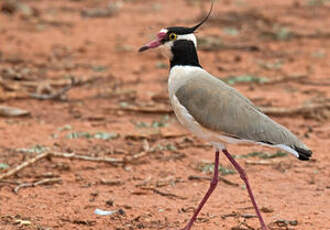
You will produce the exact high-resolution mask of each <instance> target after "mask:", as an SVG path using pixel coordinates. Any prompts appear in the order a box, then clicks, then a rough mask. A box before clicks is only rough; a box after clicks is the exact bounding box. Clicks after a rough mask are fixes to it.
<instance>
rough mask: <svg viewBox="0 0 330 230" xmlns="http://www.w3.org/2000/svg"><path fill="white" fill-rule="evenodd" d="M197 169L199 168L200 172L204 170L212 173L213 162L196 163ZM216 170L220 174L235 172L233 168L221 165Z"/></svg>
mask: <svg viewBox="0 0 330 230" xmlns="http://www.w3.org/2000/svg"><path fill="white" fill-rule="evenodd" d="M198 170H200V171H201V172H205V173H213V170H214V164H213V163H201V164H199V165H198ZM218 170H219V173H220V174H221V175H222V176H226V175H231V174H235V173H236V171H235V170H233V169H230V168H226V167H224V166H222V165H219V168H218Z"/></svg>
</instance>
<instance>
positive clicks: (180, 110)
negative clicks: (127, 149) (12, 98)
mask: <svg viewBox="0 0 330 230" xmlns="http://www.w3.org/2000/svg"><path fill="white" fill-rule="evenodd" d="M212 8H213V1H212V6H211V9H210V11H209V13H208V15H207V16H206V17H205V18H204V19H203V20H202V21H201V22H200V23H198V24H197V25H195V26H193V27H190V28H188V27H168V28H165V29H161V30H160V32H159V33H158V34H157V37H156V39H155V40H153V41H151V42H149V43H147V44H146V45H144V46H142V47H141V48H140V49H139V52H142V51H145V50H147V49H150V48H156V47H163V48H164V51H165V54H166V55H167V56H168V58H169V60H170V72H169V78H168V91H169V97H170V102H171V104H172V107H173V110H174V112H175V115H176V116H177V118H178V120H179V121H180V123H181V124H182V125H183V126H184V127H186V128H187V129H188V130H189V131H191V132H192V133H193V134H195V135H196V136H198V137H200V138H203V139H205V140H207V141H208V142H210V143H212V144H213V146H214V147H215V149H216V152H215V163H214V175H213V178H212V181H211V184H210V187H209V189H208V191H207V193H206V194H205V196H204V197H203V199H202V201H201V202H200V203H199V205H198V207H197V209H196V210H195V212H194V214H193V216H192V218H191V219H190V221H189V222H188V224H187V225H186V226H185V228H184V230H189V229H190V228H191V226H192V225H193V223H194V221H195V220H196V218H197V215H198V213H199V212H200V210H201V209H202V207H203V206H204V204H205V203H206V201H207V199H208V198H209V197H210V195H211V193H212V192H213V191H214V189H215V188H216V186H217V183H218V166H219V152H220V151H222V152H223V153H224V154H225V156H226V157H227V158H228V159H229V161H230V162H231V163H232V164H233V166H234V167H235V168H236V170H237V171H238V172H239V174H240V177H241V178H242V180H243V181H244V183H245V185H246V188H247V190H248V193H249V196H250V198H251V201H252V203H253V206H254V208H255V211H256V213H257V215H258V218H259V221H260V224H261V227H262V230H267V227H266V224H265V222H264V220H263V218H262V216H261V214H260V211H259V209H258V206H257V204H256V201H255V199H254V196H253V193H252V190H251V187H250V184H249V182H248V178H247V176H246V173H245V171H244V170H243V168H242V167H241V166H240V165H239V164H238V163H237V161H236V160H235V159H234V158H233V157H232V156H231V155H230V153H229V152H228V151H227V148H226V144H239V143H255V144H261V145H266V146H270V147H274V148H279V149H282V150H284V151H286V152H289V153H292V154H293V155H295V156H296V157H297V158H298V159H299V160H308V159H309V158H310V157H311V155H312V151H311V150H310V149H308V147H307V146H306V145H304V144H303V143H302V142H301V141H300V140H299V139H298V138H297V137H296V136H295V135H294V134H293V133H291V132H290V131H289V130H288V129H286V128H285V127H283V126H282V125H280V124H278V123H276V122H275V121H273V120H272V119H270V118H269V117H268V116H267V115H265V114H263V113H262V112H260V110H259V109H258V108H257V107H256V106H255V105H254V104H253V103H252V102H251V101H250V100H249V99H247V98H246V97H244V96H243V95H242V94H241V93H239V92H238V91H237V90H236V89H234V88H232V87H230V86H228V85H227V84H225V83H224V82H223V81H221V80H220V79H218V78H216V77H214V76H212V75H211V74H209V73H208V72H207V71H206V70H204V69H203V68H202V66H201V65H200V63H199V61H198V55H197V49H196V48H197V41H196V37H195V35H194V32H195V31H196V29H197V28H198V27H200V26H201V25H202V24H203V23H204V22H205V21H206V20H207V19H208V17H209V16H210V14H211V11H212Z"/></svg>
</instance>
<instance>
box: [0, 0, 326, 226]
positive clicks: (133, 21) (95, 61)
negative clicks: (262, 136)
mask: <svg viewBox="0 0 330 230" xmlns="http://www.w3.org/2000/svg"><path fill="white" fill-rule="evenodd" d="M209 7H210V1H206V0H176V1H173V0H168V1H161V0H126V1H125V0H123V1H109V0H107V1H105V0H57V1H52V0H25V1H18V0H2V1H0V137H1V138H0V202H1V205H0V229H18V228H20V229H44V230H46V229H48V230H49V229H70V230H71V229H116V230H121V229H178V228H180V227H183V226H184V223H185V222H186V221H187V220H188V219H189V218H190V216H191V215H192V211H193V208H195V207H196V205H197V204H198V202H199V200H200V198H201V197H202V195H203V194H204V193H205V191H206V190H207V187H208V184H209V178H210V176H211V174H212V170H213V163H212V162H213V155H214V153H213V151H214V150H213V149H212V147H211V146H210V145H209V144H208V143H205V142H202V141H201V140H199V139H197V138H195V137H194V136H192V135H191V134H190V133H188V132H187V131H186V130H185V129H184V128H182V127H181V126H180V124H179V123H178V122H177V120H176V118H175V116H174V114H173V112H172V110H171V107H170V105H169V101H168V92H167V77H168V71H169V65H168V60H166V59H165V58H164V57H163V56H162V55H161V52H160V51H159V50H152V51H147V52H145V53H142V54H141V53H138V52H137V50H138V48H140V47H141V46H142V45H143V44H145V43H146V42H148V41H150V40H151V39H152V38H154V37H155V35H156V34H157V32H158V31H159V30H160V29H162V28H165V27H169V26H192V25H195V24H196V23H197V22H199V21H200V20H201V19H202V18H203V17H205V15H206V14H207V12H208V10H209ZM196 36H197V37H198V50H199V51H198V52H199V59H200V63H201V65H202V66H203V67H204V68H205V69H206V70H207V71H208V72H210V73H211V74H213V75H215V76H218V77H219V78H220V79H222V80H223V81H225V82H226V83H228V84H230V85H231V86H233V87H235V88H236V89H238V90H239V91H240V92H241V93H243V94H244V95H245V96H247V97H248V98H249V99H251V100H252V101H253V102H254V103H255V104H256V105H257V106H258V107H260V109H261V110H262V111H264V112H265V113H267V114H268V115H269V116H270V117H271V118H273V119H274V120H276V121H278V122H279V123H281V124H283V125H284V126H286V127H288V128H289V129H290V130H292V131H293V132H294V133H295V134H296V135H298V137H299V138H300V139H302V140H303V141H304V142H305V143H306V145H308V146H309V147H310V148H311V149H312V150H313V152H314V157H313V159H312V160H311V161H309V162H300V161H298V160H296V159H295V158H294V157H292V156H291V155H288V154H287V153H284V152H280V151H276V150H272V149H268V148H263V147H260V146H229V151H230V152H231V153H233V154H234V155H235V156H236V158H237V159H238V161H239V162H240V163H242V164H243V166H244V168H245V169H246V171H247V174H248V175H249V178H250V182H251V185H252V187H253V190H254V192H255V196H256V199H257V202H258V203H259V206H260V207H261V209H262V212H263V215H264V217H265V220H266V222H267V224H268V225H269V228H270V229H297V230H298V229H318V230H322V229H329V226H330V200H329V197H330V181H329V176H330V171H329V167H330V154H329V146H330V1H329V0H277V1H262V0H221V1H220V0H216V1H215V4H214V10H213V13H212V15H211V17H210V18H209V20H208V21H207V22H206V23H205V24H204V25H203V26H202V27H201V28H200V29H199V30H198V32H197V34H196ZM24 162H25V164H26V165H27V166H28V167H25V168H24V167H21V164H22V163H24ZM220 162H221V167H220V168H219V170H220V172H221V183H220V186H219V187H218V188H217V191H216V192H215V193H214V195H213V196H212V198H211V199H210V202H209V203H208V204H207V206H206V207H205V209H203V212H202V213H201V215H200V216H199V219H198V221H197V224H196V226H195V227H194V229H215V228H218V229H236V230H238V229H242V230H243V229H258V227H259V223H258V220H257V218H256V216H255V214H254V210H253V208H252V206H251V204H250V200H249V198H248V196H247V191H246V190H245V187H244V186H243V184H242V182H241V180H240V178H239V176H238V175H237V174H236V172H235V171H234V169H233V168H232V166H231V165H230V163H229V162H227V161H226V159H224V158H222V159H221V161H220ZM96 209H101V210H103V211H110V212H109V213H102V212H101V213H100V212H97V213H96V214H95V213H94V211H95V210H96ZM100 214H101V215H100Z"/></svg>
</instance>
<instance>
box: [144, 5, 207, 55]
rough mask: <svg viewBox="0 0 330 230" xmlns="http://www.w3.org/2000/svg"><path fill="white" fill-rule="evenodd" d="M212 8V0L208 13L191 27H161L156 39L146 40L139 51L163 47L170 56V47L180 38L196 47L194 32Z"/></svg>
mask: <svg viewBox="0 0 330 230" xmlns="http://www.w3.org/2000/svg"><path fill="white" fill-rule="evenodd" d="M212 8H213V1H212V5H211V8H210V11H209V13H208V15H207V16H206V17H205V18H204V19H203V20H202V21H201V22H199V23H198V24H197V25H195V26H193V27H182V26H174V27H167V28H163V29H161V30H160V31H159V32H158V33H157V35H156V39H154V40H152V41H150V42H148V43H147V44H145V45H144V46H142V47H141V48H140V49H139V52H143V51H146V50H148V49H151V48H156V47H163V48H164V50H165V53H166V54H167V56H171V55H172V54H171V53H172V52H171V49H172V47H173V46H174V45H175V44H176V43H178V42H179V41H180V40H187V41H191V42H192V43H193V44H194V46H195V47H197V41H196V37H195V35H194V32H195V31H196V30H197V29H198V27H200V26H201V25H202V24H203V23H204V22H206V21H207V19H208V18H209V16H210V14H211V12H212Z"/></svg>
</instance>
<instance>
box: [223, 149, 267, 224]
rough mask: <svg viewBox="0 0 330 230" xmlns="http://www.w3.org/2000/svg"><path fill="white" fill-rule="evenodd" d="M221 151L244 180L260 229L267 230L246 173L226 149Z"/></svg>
mask: <svg viewBox="0 0 330 230" xmlns="http://www.w3.org/2000/svg"><path fill="white" fill-rule="evenodd" d="M222 151H223V153H224V154H225V155H226V157H227V158H228V159H229V161H230V162H231V163H232V164H233V165H234V167H235V168H236V170H237V171H238V172H239V175H240V177H241V178H242V180H243V181H244V183H245V185H246V188H247V190H248V192H249V196H250V199H251V201H252V204H253V207H254V209H255V210H256V213H257V215H258V218H259V221H260V224H261V228H262V230H267V227H266V225H265V222H264V220H263V219H262V216H261V214H260V211H259V208H258V206H257V203H256V201H255V199H254V196H253V193H252V190H251V187H250V184H249V181H248V178H247V175H246V173H245V171H244V169H243V168H242V167H241V166H240V165H239V164H238V162H237V161H235V160H234V158H233V157H232V156H231V155H230V153H229V152H228V151H227V149H224V150H222Z"/></svg>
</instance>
